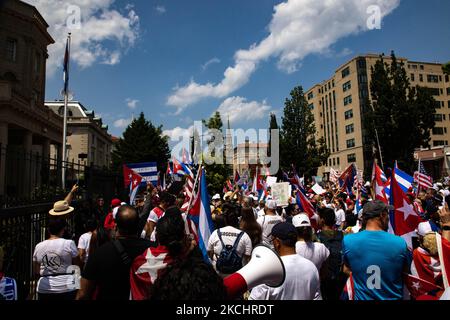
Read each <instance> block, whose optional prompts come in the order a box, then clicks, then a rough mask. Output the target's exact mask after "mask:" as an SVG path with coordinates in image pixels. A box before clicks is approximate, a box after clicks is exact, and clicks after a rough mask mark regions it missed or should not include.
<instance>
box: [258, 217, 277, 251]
mask: <svg viewBox="0 0 450 320" xmlns="http://www.w3.org/2000/svg"><path fill="white" fill-rule="evenodd" d="M256 221H257V222H258V223H259V225H260V226H261V229H262V243H263V244H264V245H266V246H268V247H269V248H271V249H273V243H272V236H271V235H270V234H271V233H272V228H273V226H274V225H276V224H278V223H280V222H283V218H282V217H280V216H277V215H275V216H272V215H265V216H262V217H259V218H258V219H257V220H256Z"/></svg>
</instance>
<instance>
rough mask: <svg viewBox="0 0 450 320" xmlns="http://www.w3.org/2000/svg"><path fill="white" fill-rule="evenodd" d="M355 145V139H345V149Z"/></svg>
mask: <svg viewBox="0 0 450 320" xmlns="http://www.w3.org/2000/svg"><path fill="white" fill-rule="evenodd" d="M354 147H355V139H350V140H347V149H350V148H354Z"/></svg>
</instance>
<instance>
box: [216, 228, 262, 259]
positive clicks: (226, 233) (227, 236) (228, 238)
mask: <svg viewBox="0 0 450 320" xmlns="http://www.w3.org/2000/svg"><path fill="white" fill-rule="evenodd" d="M241 232H242V230H239V229H236V228H235V227H232V226H227V227H224V228H221V229H220V233H221V235H222V240H223V243H224V244H225V245H230V246H232V245H233V244H234V242H235V241H236V238H237V237H238V236H239V234H240V233H241ZM252 250H253V247H252V240H251V239H250V237H249V236H248V234H247V233H245V232H244V234H243V235H242V237H241V240H239V243H238V246H237V249H236V251H237V254H238V255H239V256H240V257H243V256H244V255H245V256H250V255H251V254H252ZM208 251H213V252H214V260H216V259H217V257H218V256H219V255H220V253H221V252H222V243H220V239H219V234H218V233H217V230H214V232H213V233H212V234H211V236H210V237H209V241H208Z"/></svg>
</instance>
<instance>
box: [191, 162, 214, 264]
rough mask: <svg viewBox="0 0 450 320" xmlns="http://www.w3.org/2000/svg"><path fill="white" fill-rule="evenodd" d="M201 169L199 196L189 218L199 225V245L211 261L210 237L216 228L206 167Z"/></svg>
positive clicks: (205, 256)
mask: <svg viewBox="0 0 450 320" xmlns="http://www.w3.org/2000/svg"><path fill="white" fill-rule="evenodd" d="M199 170H201V172H200V174H199V189H198V193H197V197H196V198H195V200H194V205H193V206H192V209H191V210H190V211H189V218H190V219H191V220H192V221H193V222H194V223H195V225H196V227H197V230H198V231H197V235H198V245H199V248H200V250H201V251H202V253H203V258H204V260H205V261H207V262H210V260H209V257H208V252H207V248H208V241H209V237H210V236H211V233H212V232H213V230H214V225H213V222H212V216H211V207H210V205H209V204H210V199H209V195H208V186H207V183H206V173H205V169H199Z"/></svg>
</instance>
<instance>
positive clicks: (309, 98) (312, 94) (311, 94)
mask: <svg viewBox="0 0 450 320" xmlns="http://www.w3.org/2000/svg"><path fill="white" fill-rule="evenodd" d="M312 98H314V93H313V92H310V93H308V100H311V99H312Z"/></svg>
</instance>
